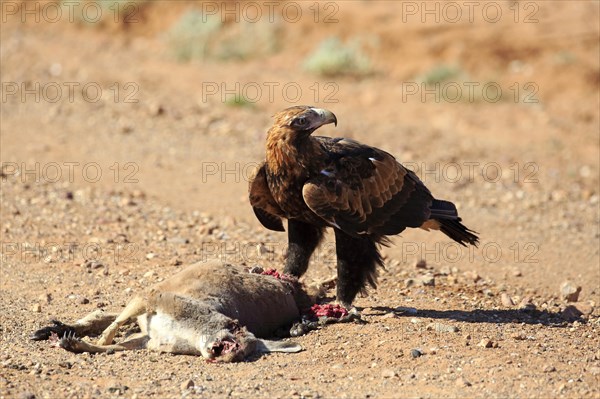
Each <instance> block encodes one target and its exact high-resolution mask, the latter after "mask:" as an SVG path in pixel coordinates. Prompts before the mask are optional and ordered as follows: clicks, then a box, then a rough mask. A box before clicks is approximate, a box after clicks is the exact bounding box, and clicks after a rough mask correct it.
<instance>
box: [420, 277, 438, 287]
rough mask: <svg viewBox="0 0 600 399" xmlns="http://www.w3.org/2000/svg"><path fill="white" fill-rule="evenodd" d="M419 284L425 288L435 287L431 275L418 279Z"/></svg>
mask: <svg viewBox="0 0 600 399" xmlns="http://www.w3.org/2000/svg"><path fill="white" fill-rule="evenodd" d="M419 282H420V283H421V284H423V285H424V286H426V287H433V286H434V285H435V277H433V274H426V275H424V276H421V277H420V278H419Z"/></svg>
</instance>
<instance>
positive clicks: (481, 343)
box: [477, 339, 494, 348]
mask: <svg viewBox="0 0 600 399" xmlns="http://www.w3.org/2000/svg"><path fill="white" fill-rule="evenodd" d="M477 346H479V347H481V348H491V347H492V346H494V343H493V342H492V341H491V340H489V339H482V340H481V341H479V343H478V344H477Z"/></svg>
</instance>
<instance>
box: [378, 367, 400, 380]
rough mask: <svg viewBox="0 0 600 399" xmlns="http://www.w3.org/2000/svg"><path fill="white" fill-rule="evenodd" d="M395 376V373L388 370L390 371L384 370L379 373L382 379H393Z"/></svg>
mask: <svg viewBox="0 0 600 399" xmlns="http://www.w3.org/2000/svg"><path fill="white" fill-rule="evenodd" d="M397 375H398V373H396V372H395V371H394V370H390V369H385V370H383V371H382V372H381V376H382V377H383V378H394V377H395V376H397Z"/></svg>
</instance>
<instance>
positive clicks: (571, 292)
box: [560, 280, 581, 302]
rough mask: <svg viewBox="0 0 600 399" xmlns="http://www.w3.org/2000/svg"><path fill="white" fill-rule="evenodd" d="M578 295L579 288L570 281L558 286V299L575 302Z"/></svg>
mask: <svg viewBox="0 0 600 399" xmlns="http://www.w3.org/2000/svg"><path fill="white" fill-rule="evenodd" d="M580 293H581V287H580V286H578V285H575V283H573V282H572V281H569V280H567V281H565V282H564V283H562V284H561V285H560V297H561V298H562V299H566V300H567V302H577V300H578V299H579V294H580Z"/></svg>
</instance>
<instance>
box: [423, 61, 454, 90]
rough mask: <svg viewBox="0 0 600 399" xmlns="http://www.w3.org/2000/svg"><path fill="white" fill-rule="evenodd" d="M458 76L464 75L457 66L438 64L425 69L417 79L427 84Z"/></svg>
mask: <svg viewBox="0 0 600 399" xmlns="http://www.w3.org/2000/svg"><path fill="white" fill-rule="evenodd" d="M460 77H464V73H463V72H462V70H461V69H460V68H459V67H457V66H451V65H438V66H436V67H434V68H432V69H431V70H429V71H427V72H426V73H425V74H424V75H423V76H421V77H420V78H419V79H418V80H420V81H421V82H424V83H425V84H427V85H434V84H436V83H442V82H446V81H449V80H452V79H456V78H460Z"/></svg>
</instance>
